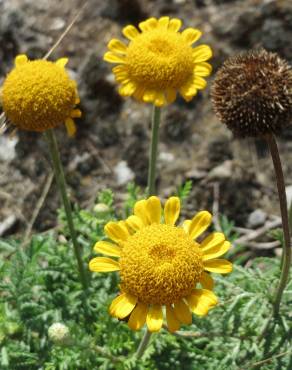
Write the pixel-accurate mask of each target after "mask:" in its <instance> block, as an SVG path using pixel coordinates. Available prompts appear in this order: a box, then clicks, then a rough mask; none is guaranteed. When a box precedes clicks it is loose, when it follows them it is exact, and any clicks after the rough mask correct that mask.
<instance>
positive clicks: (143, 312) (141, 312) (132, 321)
mask: <svg viewBox="0 0 292 370" xmlns="http://www.w3.org/2000/svg"><path fill="white" fill-rule="evenodd" d="M147 313H148V306H147V305H146V304H143V303H138V304H137V306H136V307H135V308H134V310H133V311H132V313H131V316H130V318H129V321H128V325H129V328H130V329H132V330H139V329H141V328H142V326H143V325H144V324H145V322H146V316H147Z"/></svg>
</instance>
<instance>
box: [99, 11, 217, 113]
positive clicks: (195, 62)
mask: <svg viewBox="0 0 292 370" xmlns="http://www.w3.org/2000/svg"><path fill="white" fill-rule="evenodd" d="M181 25H182V22H181V21H180V20H179V19H176V18H173V19H170V18H169V17H162V18H160V19H156V18H149V19H147V20H146V21H144V22H141V23H140V24H139V28H140V30H141V33H140V32H139V31H138V29H137V28H135V27H134V26H131V25H130V26H127V27H125V28H124V29H123V34H124V36H125V37H126V38H128V39H129V40H130V43H129V44H128V45H125V44H124V43H123V42H121V41H120V40H117V39H112V40H111V41H110V42H109V44H108V48H109V49H110V50H111V51H109V52H107V53H105V55H104V60H106V61H107V62H110V63H118V64H119V65H118V66H116V67H114V68H113V73H114V74H115V78H116V81H117V82H118V83H119V84H121V86H120V88H119V93H120V95H122V96H133V97H134V98H135V99H137V100H138V101H141V102H145V103H154V104H155V105H156V106H158V107H161V106H163V105H165V104H167V103H172V102H174V101H175V99H176V94H177V92H179V93H180V94H181V95H182V97H183V98H184V99H185V100H186V101H190V100H191V99H192V98H193V97H194V96H195V95H196V94H197V91H198V90H201V89H204V88H205V87H206V85H207V83H206V81H205V79H204V78H203V77H206V76H209V75H210V73H211V71H212V67H211V65H210V64H208V63H206V61H207V60H208V59H210V58H211V56H212V51H211V49H210V47H209V46H207V45H200V46H197V47H195V48H192V44H193V43H195V42H196V41H197V40H198V39H199V38H200V37H201V34H202V33H201V31H199V30H197V29H194V28H187V29H185V30H184V31H183V32H178V31H179V29H180V28H181Z"/></svg>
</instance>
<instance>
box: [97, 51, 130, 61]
mask: <svg viewBox="0 0 292 370" xmlns="http://www.w3.org/2000/svg"><path fill="white" fill-rule="evenodd" d="M103 60H105V61H106V62H109V63H122V64H123V63H126V60H125V58H124V57H122V56H119V55H117V54H115V53H113V52H112V51H107V52H106V53H105V54H104V56H103Z"/></svg>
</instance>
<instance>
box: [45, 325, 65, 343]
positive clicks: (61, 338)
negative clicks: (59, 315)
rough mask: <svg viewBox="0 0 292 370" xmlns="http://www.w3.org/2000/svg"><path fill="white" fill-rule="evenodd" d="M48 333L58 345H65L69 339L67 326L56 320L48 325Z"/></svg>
mask: <svg viewBox="0 0 292 370" xmlns="http://www.w3.org/2000/svg"><path fill="white" fill-rule="evenodd" d="M48 335H49V338H50V340H51V341H52V342H53V343H54V344H59V345H62V344H63V345H66V344H67V343H68V342H69V339H70V331H69V328H68V327H67V326H66V325H64V324H62V323H60V322H56V323H54V324H52V325H51V326H50V327H49V329H48Z"/></svg>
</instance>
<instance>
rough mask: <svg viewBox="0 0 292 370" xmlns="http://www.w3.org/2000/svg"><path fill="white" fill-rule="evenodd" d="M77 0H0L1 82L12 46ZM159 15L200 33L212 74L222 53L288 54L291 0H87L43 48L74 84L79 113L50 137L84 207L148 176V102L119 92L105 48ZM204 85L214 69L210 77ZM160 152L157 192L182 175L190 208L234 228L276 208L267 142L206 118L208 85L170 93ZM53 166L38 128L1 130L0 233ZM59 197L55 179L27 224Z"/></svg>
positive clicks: (24, 217) (26, 44) (34, 52)
mask: <svg viewBox="0 0 292 370" xmlns="http://www.w3.org/2000/svg"><path fill="white" fill-rule="evenodd" d="M60 4H61V5H60ZM82 4H83V2H82V1H80V0H66V1H62V2H60V1H57V0H50V1H47V0H45V1H44V0H39V1H37V2H36V1H33V0H9V1H8V0H2V1H1V0H0V60H1V63H0V83H1V80H3V78H4V77H5V74H6V73H7V72H8V71H9V69H10V68H11V66H12V63H13V58H14V56H15V55H17V54H18V53H26V54H27V55H28V56H29V57H30V58H39V57H42V56H43V55H44V54H45V53H46V52H47V51H48V50H49V49H50V47H51V46H52V45H53V44H54V42H55V41H56V39H57V38H58V37H59V36H60V34H61V33H62V32H63V31H64V29H65V28H66V26H67V24H68V23H69V22H70V20H71V19H72V18H73V16H74V14H75V13H76V11H77V10H78V9H80V7H81V6H82ZM161 15H169V16H171V17H178V18H181V19H183V21H184V24H185V25H186V26H192V27H198V28H200V29H201V30H202V31H203V33H204V35H203V37H202V42H203V43H207V44H210V45H211V47H212V49H213V50H214V58H213V61H212V64H213V66H214V72H216V69H217V68H218V67H219V66H220V65H221V64H222V62H223V61H224V60H225V59H226V58H227V57H228V56H229V55H233V54H234V53H236V52H238V51H241V50H246V49H249V48H252V47H259V46H263V47H265V48H266V49H267V50H271V51H276V52H278V53H279V54H280V55H281V56H282V57H284V58H286V59H287V60H288V61H291V60H292V44H291V42H290V41H289V40H291V39H292V3H291V1H290V0H282V1H276V0H241V1H240V0H238V1H232V0H229V1H228V0H225V1H224V0H172V1H171V0H157V1H154V0H153V1H151V0H108V1H102V0H89V1H88V4H87V7H86V8H85V9H84V11H83V14H82V16H81V17H80V18H79V20H78V21H77V22H76V24H75V25H74V27H73V28H72V29H71V31H70V33H69V34H68V35H67V36H66V37H65V38H64V40H63V41H62V43H61V45H60V46H59V47H58V48H57V50H56V51H55V52H54V53H53V55H52V56H51V58H52V59H56V58H58V57H61V56H64V55H66V56H68V57H69V58H70V63H69V68H70V70H71V73H72V75H73V76H74V78H76V79H77V81H78V85H79V91H80V96H81V109H82V111H83V112H84V114H83V117H82V119H80V120H79V122H78V133H77V136H76V138H74V139H69V138H68V137H67V136H66V133H65V129H62V128H60V129H58V130H57V135H58V139H59V143H60V147H61V152H62V159H63V162H64V164H65V166H66V173H67V179H68V183H69V185H70V189H71V196H72V198H73V199H75V200H76V201H77V202H78V203H79V204H80V205H81V206H82V207H91V206H92V205H93V203H94V201H95V198H96V194H97V192H98V191H99V190H100V189H102V188H105V187H111V188H112V189H113V190H114V191H115V193H116V199H117V203H119V202H120V201H122V200H123V197H124V195H125V187H126V184H127V183H128V182H129V181H130V180H135V181H136V182H137V183H138V184H139V185H142V186H145V184H146V172H147V156H148V144H149V124H150V107H149V106H146V105H140V104H137V103H136V102H134V101H132V100H130V99H128V100H122V99H121V98H120V97H119V95H118V94H117V92H116V86H115V84H114V82H113V77H112V75H111V71H110V66H109V65H107V64H106V63H105V62H103V61H102V55H103V53H104V52H105V50H106V44H107V42H108V41H109V39H110V38H111V37H113V36H114V37H119V36H120V34H121V27H122V26H124V25H126V24H128V23H133V24H137V23H138V22H139V21H141V20H143V19H144V18H146V17H149V16H157V17H158V16H161ZM211 83H212V78H210V79H209V87H210V84H211ZM291 137H292V130H289V129H288V130H286V132H285V133H284V134H283V135H282V136H281V137H280V138H279V145H280V149H281V155H282V158H283V164H284V171H285V174H286V182H287V186H288V195H290V193H291V190H292V171H291V170H292V152H291V150H290V149H291V148H292V142H291V140H290V139H291ZM159 152H160V155H159V163H158V166H159V169H160V171H159V179H158V184H159V193H160V194H161V195H162V196H167V195H169V194H172V193H173V192H174V190H175V189H176V188H177V186H178V185H180V184H181V183H182V182H184V181H185V180H187V179H191V180H192V181H193V190H192V193H191V196H190V201H189V205H187V213H192V212H193V211H194V210H196V209H200V208H205V207H207V208H208V209H211V210H212V209H214V210H216V209H217V208H218V209H219V212H220V213H222V214H225V215H226V216H227V217H228V218H229V219H231V220H233V221H234V222H235V224H236V225H237V226H241V227H249V228H255V227H258V226H261V225H263V224H264V223H265V221H266V220H268V219H269V218H270V216H271V215H279V210H278V203H277V195H276V192H275V184H274V176H273V171H272V165H271V161H270V158H269V157H268V156H267V155H266V149H265V146H264V144H263V143H261V142H254V141H248V140H245V141H241V142H239V141H235V140H234V139H233V138H232V135H231V134H230V132H229V131H228V130H227V129H226V128H225V127H224V126H223V125H222V124H221V123H219V121H218V119H217V118H216V117H215V116H214V113H213V111H212V106H211V103H210V94H209V88H208V89H206V90H205V91H204V92H203V93H202V94H200V95H199V96H198V97H197V98H196V99H194V100H193V101H192V102H191V103H189V104H186V103H184V102H183V101H182V100H177V101H176V102H175V103H174V104H173V105H172V106H170V107H168V108H167V109H164V112H163V115H162V127H161V143H160V146H159ZM50 171H51V170H50V165H49V159H48V153H47V146H46V143H45V141H44V138H43V137H42V136H41V135H39V134H31V133H25V132H17V133H16V134H15V135H14V136H13V137H12V138H11V137H9V135H7V134H4V135H2V136H0V172H1V178H0V204H1V209H0V234H2V235H4V236H5V235H11V234H15V233H17V234H19V235H22V233H23V232H24V230H25V228H26V227H27V225H28V224H29V221H30V220H31V218H32V215H33V211H34V209H35V207H36V206H37V204H38V200H39V198H40V196H41V194H42V190H43V188H44V186H45V185H46V184H47V183H48V181H49V180H50V179H49V180H48V177H49V173H50ZM289 185H290V186H289ZM290 198H291V196H290ZM58 205H59V199H58V197H57V192H56V188H55V185H54V184H52V185H51V187H50V190H49V193H48V196H47V198H46V200H45V202H44V205H43V206H42V208H41V210H40V213H39V215H38V217H37V220H36V222H35V224H34V228H35V229H36V230H39V231H43V230H47V229H48V228H50V227H53V226H54V225H55V219H56V217H55V214H56V207H57V206H58ZM255 210H257V211H256V213H255V212H254V211H255ZM257 253H258V252H257Z"/></svg>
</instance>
